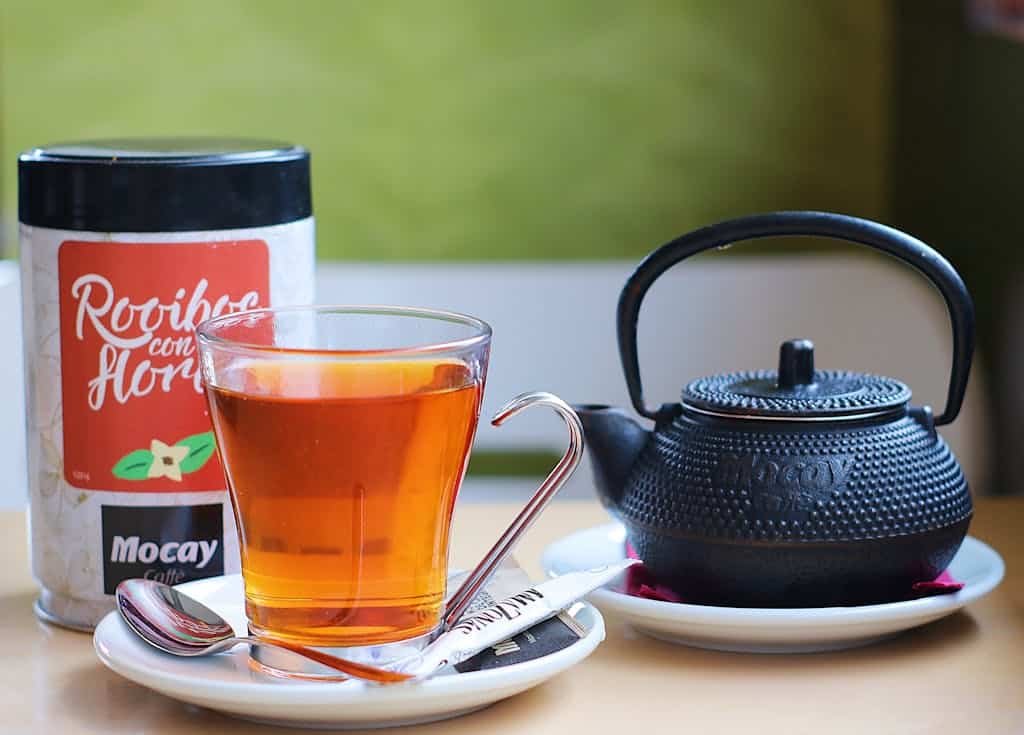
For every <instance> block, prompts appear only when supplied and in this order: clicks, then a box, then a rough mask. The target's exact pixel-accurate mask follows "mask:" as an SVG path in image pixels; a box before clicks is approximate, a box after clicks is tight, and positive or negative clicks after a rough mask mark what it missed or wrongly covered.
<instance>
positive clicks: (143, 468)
mask: <svg viewBox="0 0 1024 735" xmlns="http://www.w3.org/2000/svg"><path fill="white" fill-rule="evenodd" d="M151 464H153V453H152V452H151V451H149V450H148V449H136V450H135V451H134V452H128V454H126V455H124V456H123V457H121V459H119V460H118V461H117V464H115V465H114V468H113V469H112V470H111V472H113V473H114V477H120V478H121V479H122V480H145V479H146V473H148V472H149V466H150V465H151Z"/></svg>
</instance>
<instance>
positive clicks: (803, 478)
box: [712, 453, 853, 511]
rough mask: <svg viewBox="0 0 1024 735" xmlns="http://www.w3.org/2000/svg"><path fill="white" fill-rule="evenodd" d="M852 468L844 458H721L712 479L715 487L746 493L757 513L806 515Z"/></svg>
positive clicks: (824, 498)
mask: <svg viewBox="0 0 1024 735" xmlns="http://www.w3.org/2000/svg"><path fill="white" fill-rule="evenodd" d="M852 468H853V457H850V456H844V455H829V456H820V455H804V456H793V457H778V456H775V457H767V456H763V455H760V454H756V453H754V454H724V455H722V458H721V459H720V460H719V461H718V464H717V465H716V466H715V469H714V471H713V474H712V479H713V480H714V481H715V483H716V484H717V485H718V486H719V487H723V488H727V489H735V490H746V491H748V492H749V493H750V502H751V503H752V504H753V505H754V507H755V508H758V509H761V510H769V511H810V510H813V509H814V506H815V503H817V502H818V501H827V500H828V499H829V498H830V497H831V496H832V495H833V494H834V493H835V492H836V491H837V490H839V489H840V488H841V487H842V485H843V483H845V482H846V478H847V477H848V476H849V474H850V470H851V469H852Z"/></svg>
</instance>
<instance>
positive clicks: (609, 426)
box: [573, 404, 650, 511]
mask: <svg viewBox="0 0 1024 735" xmlns="http://www.w3.org/2000/svg"><path fill="white" fill-rule="evenodd" d="M573 410H574V411H576V414H577V415H578V416H579V417H580V421H581V422H582V423H583V433H584V435H585V438H586V446H587V451H588V453H589V454H590V457H591V465H592V467H593V468H594V484H595V485H596V487H597V494H598V497H599V498H600V499H601V502H602V503H603V504H604V505H605V506H606V507H607V508H609V509H610V510H612V511H614V510H615V509H616V508H617V507H618V506H619V503H620V502H621V500H622V495H623V492H624V491H625V487H626V481H627V480H628V479H629V474H630V472H631V471H632V469H633V464H634V463H635V462H636V459H637V457H639V456H640V451H641V450H642V449H643V447H644V445H645V444H646V443H647V439H648V437H649V436H650V432H649V431H648V430H647V429H645V428H643V427H642V426H641V425H640V424H638V423H637V422H636V421H635V420H634V419H633V418H632V417H631V416H628V415H627V414H626V413H625V412H624V411H623V410H622V409H620V408H613V407H611V406H601V405H595V404H584V405H576V406H573Z"/></svg>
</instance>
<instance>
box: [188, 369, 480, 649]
mask: <svg viewBox="0 0 1024 735" xmlns="http://www.w3.org/2000/svg"><path fill="white" fill-rule="evenodd" d="M481 392H482V377H481V376H480V375H479V373H476V374H474V372H473V371H472V370H471V369H470V368H469V366H467V365H466V364H465V363H464V362H462V361H461V360H459V359H456V358H449V357H445V358H438V357H417V358H410V359H403V358H394V359H392V358H387V359H366V360H358V359H357V360H352V359H346V360H332V359H331V358H330V357H329V356H322V357H317V358H306V359H302V360H277V359H273V358H267V359H250V358H242V359H236V360H235V362H233V363H232V364H231V365H230V366H229V367H227V368H226V369H222V370H221V371H220V375H219V377H218V380H217V385H216V386H208V389H207V395H208V398H209V404H210V413H211V417H212V419H213V424H214V428H215V431H216V435H217V442H218V446H219V448H220V452H221V458H222V461H223V463H224V467H225V471H226V474H227V476H228V480H229V485H230V491H231V496H232V499H233V502H234V508H235V516H236V521H237V523H238V529H239V537H240V542H241V544H240V545H241V554H242V573H243V577H244V581H245V597H246V612H247V616H248V619H249V623H250V627H251V628H252V630H253V632H255V633H267V634H270V635H273V636H276V637H279V638H284V639H287V640H290V641H293V642H296V643H301V644H305V645H315V646H362V645H370V644H379V643H388V642H392V641H399V640H405V639H409V638H413V637H415V636H418V635H421V634H426V633H429V632H430V631H432V630H433V629H434V628H435V627H436V626H437V624H438V622H439V616H440V615H441V612H442V609H443V605H444V594H445V582H446V569H447V554H448V536H449V525H450V521H451V515H452V509H453V505H454V503H455V497H456V494H457V493H458V489H459V484H460V482H461V480H462V476H463V473H464V470H465V465H466V461H467V456H468V453H469V448H470V445H471V443H472V440H473V434H474V431H475V427H476V422H477V416H478V413H479V409H480V398H481Z"/></svg>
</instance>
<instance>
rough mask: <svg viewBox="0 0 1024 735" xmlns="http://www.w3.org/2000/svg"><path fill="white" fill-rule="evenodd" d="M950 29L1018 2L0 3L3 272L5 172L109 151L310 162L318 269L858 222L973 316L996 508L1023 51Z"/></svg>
mask: <svg viewBox="0 0 1024 735" xmlns="http://www.w3.org/2000/svg"><path fill="white" fill-rule="evenodd" d="M972 3H973V4H974V6H975V7H980V6H981V5H982V4H984V5H987V6H989V7H991V8H1002V10H1003V11H1004V12H1006V13H1008V14H1012V13H1014V12H1019V11H1017V10H1016V7H1017V5H1019V3H1017V2H1016V0H898V1H896V2H886V1H885V0H858V1H857V2H849V0H774V1H773V2H762V1H761V0H687V1H686V2H680V1H679V0H671V1H669V0H636V1H635V2H619V1H612V0H559V1H558V2H546V1H544V0H519V2H515V3H503V2H497V1H495V0H476V1H471V0H435V2H431V3H423V2H415V1H413V0H396V1H394V2H379V3H356V2H346V1H343V0H337V1H335V2H330V1H328V0H293V1H292V2H283V1H282V0H247V1H243V0H177V1H176V2H173V3H171V2H155V1H153V0H150V1H148V2H145V1H136V2H125V1H117V0H94V1H93V2H90V3H82V2H74V1H73V0H3V3H2V5H0V105H2V110H0V120H2V133H0V147H2V152H3V156H4V160H6V161H7V162H8V163H7V165H5V166H3V168H2V174H0V219H2V226H0V233H2V237H3V241H2V242H0V254H7V255H13V254H15V253H16V238H15V229H16V219H17V217H16V209H15V207H16V181H15V166H14V160H15V156H16V155H17V153H18V152H19V151H21V150H24V149H27V148H30V147H31V146H34V145H39V144H44V143H49V142H55V141H61V140H68V139H83V138H98V137H107V136H125V135H140V136H142V135H188V134H199V135H211V134H212V135H218V134H220V135H232V136H251V137H274V138H282V139H286V140H289V141H294V142H298V143H302V144H304V145H306V146H308V147H309V148H310V149H311V150H312V151H313V162H314V163H313V165H314V170H313V175H314V189H315V191H314V196H315V204H314V206H315V210H316V216H317V226H318V251H319V254H320V257H321V258H330V259H349V260H367V261H379V262H389V261H420V262H433V261H442V262H443V261H455V260H463V261H495V262H501V261H509V260H566V259H604V258H625V259H628V260H635V259H637V258H638V257H640V256H642V255H644V254H646V253H647V252H649V250H650V249H651V248H653V247H654V246H655V245H658V244H660V243H662V242H664V241H666V240H668V239H670V238H672V237H674V236H676V235H678V234H680V233H682V232H685V231H687V230H689V229H691V228H693V227H696V226H700V225H704V224H707V223H710V222H713V221H716V220H719V219H722V218H725V217H730V216H734V215H739V214H745V213H749V212H752V211H757V210H768V209H778V208H807V209H829V210H835V211H841V212H847V213H851V214H857V215H861V216H866V217H869V218H875V219H880V220H883V221H886V222H889V223H891V224H894V225H896V226H897V227H901V228H904V229H906V230H908V231H910V232H913V233H915V234H917V235H919V236H921V237H922V238H923V239H925V240H926V241H929V242H932V243H934V244H935V245H936V246H937V247H939V248H940V250H942V252H943V253H944V254H945V255H946V256H947V257H949V258H950V260H952V261H953V263H954V265H956V267H957V268H958V269H959V270H960V271H961V272H962V273H963V275H964V277H965V280H966V281H967V284H968V286H969V288H970V289H971V292H972V294H973V295H974V298H975V302H976V305H977V313H978V331H979V342H980V347H981V349H982V351H983V354H984V355H985V357H986V358H987V359H986V363H987V368H988V372H989V376H988V377H989V383H988V384H989V385H991V386H992V388H993V391H992V393H993V395H992V396H991V398H990V400H989V404H990V405H989V406H988V409H989V411H988V413H989V415H990V417H991V423H992V427H993V430H994V431H993V436H994V437H995V441H996V446H995V448H994V452H995V466H994V468H993V480H992V483H991V484H992V485H993V487H994V489H995V490H996V491H997V492H998V491H1001V490H1006V489H1012V488H1013V487H1016V485H1017V484H1019V483H1017V482H1016V478H1019V477H1021V476H1024V453H1022V452H1020V451H1019V449H1018V448H1019V446H1020V445H1021V442H1024V422H1020V421H1019V419H1018V417H1019V415H1020V414H1021V412H1022V411H1024V392H1021V391H1020V390H1019V377H1018V376H1019V375H1020V371H1021V370H1022V369H1024V346H1021V345H1024V341H1022V340H1021V338H1020V337H1019V336H1018V332H1019V331H1020V330H1019V327H1018V325H1019V323H1020V322H1021V320H1022V319H1024V305H1022V304H1024V300H1022V299H1021V298H1020V296H1019V295H1018V294H1019V292H1020V286H1019V284H1020V283H1021V280H1022V277H1024V248H1021V247H1020V246H1019V243H1020V242H1021V239H1022V238H1024V217H1021V216H1020V215H1019V210H1020V201H1019V199H1020V197H1019V194H1018V190H1019V186H1018V185H1017V181H1018V179H1019V178H1020V172H1021V170H1024V138H1022V136H1021V133H1020V131H1021V130H1024V85H1021V84H1020V83H1019V77H1020V70H1021V69H1024V43H1021V42H1020V40H1016V39H1014V38H1013V37H1012V35H1013V34H1012V33H1011V34H999V33H991V32H986V31H983V30H979V29H978V28H977V27H973V26H972V24H971V23H970V21H969V17H970V8H971V7H972ZM1020 33H1024V32H1021V31H1018V34H1020ZM737 251H738V252H743V251H744V249H743V248H739V249H737ZM748 252H749V251H748ZM758 252H763V250H762V249H758ZM538 463H539V462H538Z"/></svg>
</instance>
